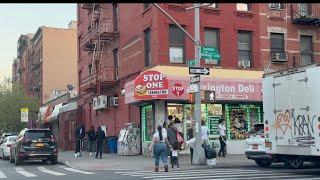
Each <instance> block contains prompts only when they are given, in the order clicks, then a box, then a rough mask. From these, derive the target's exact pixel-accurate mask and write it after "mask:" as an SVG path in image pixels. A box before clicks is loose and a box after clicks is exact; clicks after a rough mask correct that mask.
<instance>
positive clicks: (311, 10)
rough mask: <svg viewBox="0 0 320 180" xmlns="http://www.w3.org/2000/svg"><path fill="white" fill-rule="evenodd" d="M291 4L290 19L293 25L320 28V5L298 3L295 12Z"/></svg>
mask: <svg viewBox="0 0 320 180" xmlns="http://www.w3.org/2000/svg"><path fill="white" fill-rule="evenodd" d="M292 6H293V5H292V4H291V17H292V23H293V24H300V25H310V26H316V27H320V4H319V3H299V4H298V6H299V7H298V9H297V10H295V9H294V8H293V7H292Z"/></svg>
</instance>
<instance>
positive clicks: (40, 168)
mask: <svg viewBox="0 0 320 180" xmlns="http://www.w3.org/2000/svg"><path fill="white" fill-rule="evenodd" d="M38 169H39V170H40V171H42V172H44V173H48V174H53V175H55V176H64V175H66V174H63V173H60V172H55V171H52V170H49V169H47V168H45V167H38Z"/></svg>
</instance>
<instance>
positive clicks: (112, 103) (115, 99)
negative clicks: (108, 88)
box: [110, 97, 119, 107]
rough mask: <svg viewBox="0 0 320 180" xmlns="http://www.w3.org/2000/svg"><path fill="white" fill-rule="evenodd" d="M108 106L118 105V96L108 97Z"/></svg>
mask: <svg viewBox="0 0 320 180" xmlns="http://www.w3.org/2000/svg"><path fill="white" fill-rule="evenodd" d="M110 106H112V107H116V106H119V104H118V97H112V98H110Z"/></svg>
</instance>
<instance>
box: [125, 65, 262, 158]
mask: <svg viewBox="0 0 320 180" xmlns="http://www.w3.org/2000/svg"><path fill="white" fill-rule="evenodd" d="M262 74H263V72H262V71H245V70H224V69H210V75H208V76H202V77H201V85H200V90H201V91H204V90H210V91H215V94H216V101H215V102H214V103H204V102H203V103H202V104H201V118H202V119H204V120H205V122H206V125H207V126H208V128H209V133H210V135H209V139H210V141H215V140H218V137H219V133H218V121H219V119H220V118H223V119H225V120H226V128H227V137H228V140H229V143H228V147H227V148H228V154H244V148H245V142H244V140H245V138H246V132H247V131H248V130H249V129H251V127H252V125H253V124H255V123H262V94H261V88H262V84H261V78H262ZM189 84H190V76H189V74H188V67H173V66H156V67H154V68H151V69H149V70H147V71H144V72H142V73H141V74H140V75H139V76H138V77H136V78H135V80H133V81H131V82H128V83H126V85H125V100H126V103H127V104H129V103H134V104H136V105H138V106H140V113H141V114H140V117H141V119H140V123H141V126H140V127H141V133H142V134H141V138H142V139H141V142H142V153H143V154H144V155H146V154H148V151H147V149H148V146H149V145H150V143H151V141H152V136H153V134H154V132H155V129H156V127H157V125H162V124H163V122H164V121H165V120H166V119H167V117H168V115H175V116H176V117H178V118H179V119H180V120H183V123H182V124H183V127H182V129H183V136H184V139H185V140H189V139H191V138H192V137H193V133H194V129H195V121H194V119H195V118H194V117H193V116H194V104H192V103H190V102H189V94H188V93H187V92H186V89H187V88H188V86H189Z"/></svg>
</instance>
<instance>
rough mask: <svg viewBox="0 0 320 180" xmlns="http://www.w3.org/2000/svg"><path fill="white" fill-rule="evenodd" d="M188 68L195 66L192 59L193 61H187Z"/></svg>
mask: <svg viewBox="0 0 320 180" xmlns="http://www.w3.org/2000/svg"><path fill="white" fill-rule="evenodd" d="M188 66H189V67H194V66H196V60H194V59H193V60H189V61H188Z"/></svg>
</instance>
